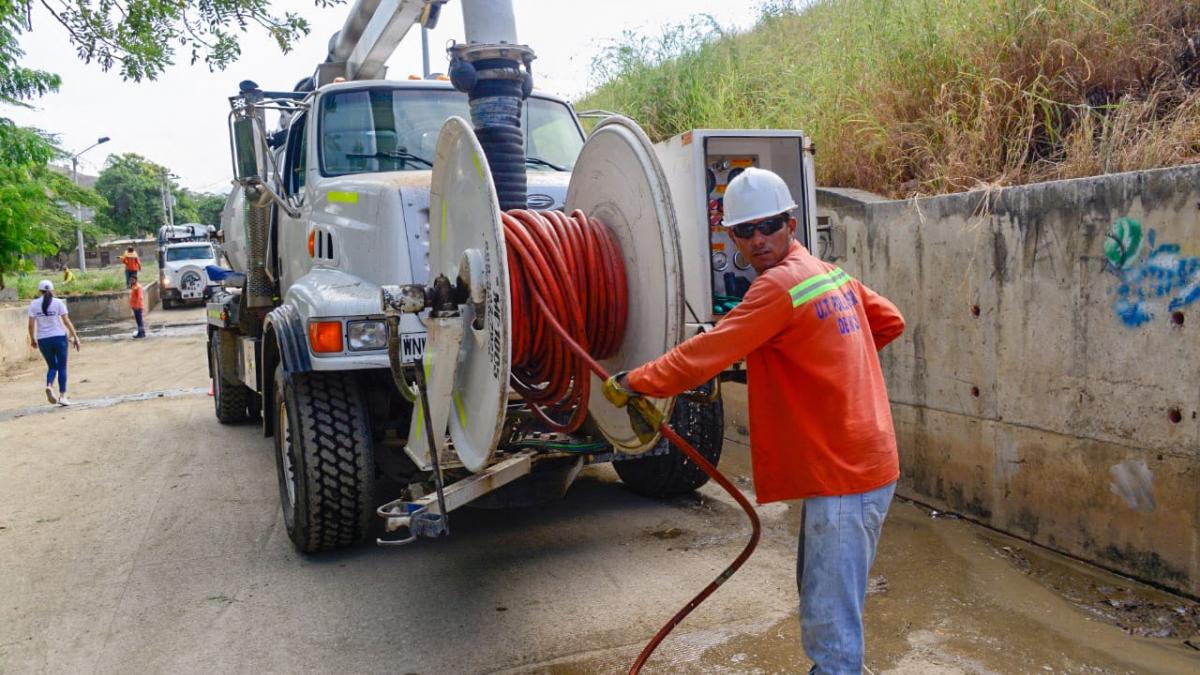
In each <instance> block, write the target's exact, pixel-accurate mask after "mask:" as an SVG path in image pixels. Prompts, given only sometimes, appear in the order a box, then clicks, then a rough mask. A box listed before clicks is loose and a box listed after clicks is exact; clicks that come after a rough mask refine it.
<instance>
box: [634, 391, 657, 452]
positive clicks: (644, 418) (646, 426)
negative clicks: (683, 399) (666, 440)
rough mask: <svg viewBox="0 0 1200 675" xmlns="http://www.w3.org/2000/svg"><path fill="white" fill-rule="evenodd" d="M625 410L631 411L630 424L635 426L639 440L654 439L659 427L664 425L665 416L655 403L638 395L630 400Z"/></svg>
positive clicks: (647, 441) (645, 441) (648, 440)
mask: <svg viewBox="0 0 1200 675" xmlns="http://www.w3.org/2000/svg"><path fill="white" fill-rule="evenodd" d="M625 412H627V413H629V426H631V427H633V433H635V434H637V437H638V440H640V441H641V442H643V443H649V442H650V441H652V440H654V436H655V435H656V434H657V433H658V428H659V427H660V426H662V421H663V417H662V413H661V412H659V411H658V408H655V407H654V404H653V403H651V402H650V401H648V400H646V399H644V398H642V397H641V396H638V397H637V398H634V399H632V400H630V401H629V406H628V407H626V408H625Z"/></svg>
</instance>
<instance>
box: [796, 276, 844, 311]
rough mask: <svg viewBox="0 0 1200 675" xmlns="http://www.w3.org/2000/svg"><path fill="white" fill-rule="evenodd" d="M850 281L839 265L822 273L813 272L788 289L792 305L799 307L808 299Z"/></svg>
mask: <svg viewBox="0 0 1200 675" xmlns="http://www.w3.org/2000/svg"><path fill="white" fill-rule="evenodd" d="M850 281H851V277H850V275H849V274H846V272H845V270H843V269H842V268H840V267H835V268H833V269H832V270H830V271H829V272H826V273H824V274H814V275H813V276H811V277H809V278H807V279H805V280H804V281H801V282H800V283H798V284H796V285H795V286H792V288H791V290H789V291H788V293H789V294H791V296H792V307H793V308H796V307H799V306H800V305H803V304H804V303H806V302H808V301H809V300H812V299H814V298H816V297H818V296H821V295H824V294H826V293H828V292H829V291H832V290H836V289H838V288H841V287H842V286H845V285H846V284H848V283H850Z"/></svg>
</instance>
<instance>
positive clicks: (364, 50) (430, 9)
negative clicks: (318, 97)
mask: <svg viewBox="0 0 1200 675" xmlns="http://www.w3.org/2000/svg"><path fill="white" fill-rule="evenodd" d="M446 2H447V0H356V2H355V3H354V4H353V5H352V6H351V7H350V14H349V15H348V16H347V17H346V23H344V24H343V25H342V29H341V30H340V31H338V32H337V33H336V34H335V35H334V36H333V40H332V42H331V44H330V47H329V58H328V60H327V61H326V63H324V64H322V65H321V67H320V68H318V69H317V75H316V79H317V82H316V85H317V86H318V87H319V86H321V85H324V84H328V83H329V82H331V81H333V78H334V77H338V76H340V77H344V78H346V79H347V80H376V79H382V78H383V77H384V76H385V74H386V73H387V68H386V67H385V66H384V63H385V62H386V61H387V60H388V58H389V57H390V56H391V55H392V53H393V52H395V51H396V47H398V46H399V45H400V42H401V41H402V40H404V36H405V35H408V31H409V30H410V29H412V27H413V26H415V25H417V24H420V25H422V26H425V27H428V28H432V27H433V26H434V25H435V24H436V23H437V17H438V14H439V12H440V10H441V7H442V5H444V4H445V3H446Z"/></svg>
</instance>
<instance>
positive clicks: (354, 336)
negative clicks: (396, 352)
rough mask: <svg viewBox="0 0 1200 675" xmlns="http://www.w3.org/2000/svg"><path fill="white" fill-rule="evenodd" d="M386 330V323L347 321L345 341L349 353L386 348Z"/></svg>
mask: <svg viewBox="0 0 1200 675" xmlns="http://www.w3.org/2000/svg"><path fill="white" fill-rule="evenodd" d="M387 340H388V330H387V322H386V321H378V320H371V321H348V322H347V323H346V341H347V342H348V343H349V345H350V351H352V352H363V351H367V350H371V349H383V348H384V347H387Z"/></svg>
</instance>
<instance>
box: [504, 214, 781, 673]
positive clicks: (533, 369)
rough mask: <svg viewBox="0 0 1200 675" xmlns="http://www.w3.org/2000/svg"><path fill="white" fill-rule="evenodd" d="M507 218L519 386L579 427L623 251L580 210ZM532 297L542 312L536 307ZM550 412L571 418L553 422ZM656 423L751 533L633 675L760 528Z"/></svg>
mask: <svg viewBox="0 0 1200 675" xmlns="http://www.w3.org/2000/svg"><path fill="white" fill-rule="evenodd" d="M503 223H504V240H505V243H506V244H507V247H508V266H509V277H510V278H511V282H510V285H511V289H510V290H511V292H512V298H513V366H512V371H513V386H514V388H515V389H516V390H517V391H518V392H519V393H520V394H521V396H523V397H524V398H525V401H526V402H527V403H529V404H530V408H531V409H532V410H533V411H534V412H535V414H537V415H538V417H540V418H541V419H542V420H543V421H544V422H546V423H548V424H550V425H551V426H553V427H554V428H556V429H559V430H562V431H564V432H569V431H574V430H576V429H578V428H579V425H581V424H582V423H583V421H584V419H586V417H587V401H588V394H589V390H590V382H591V378H589V377H588V370H590V371H591V372H593V373H595V374H596V376H597V377H599V378H600V379H602V380H603V379H607V378H608V376H609V373H607V372H606V371H605V370H604V368H603V367H601V366H600V364H599V363H597V362H596V360H597V359H603V358H607V357H608V356H611V355H612V354H613V353H615V352H616V350H617V349H618V348H619V347H620V346H621V341H622V339H623V338H624V336H625V315H626V312H627V308H628V294H627V289H626V287H625V262H624V258H623V257H622V255H621V251H620V247H619V246H618V245H617V241H616V238H615V237H614V236H613V234H612V232H611V231H609V229H608V228H607V227H605V226H604V224H603V223H601V222H599V221H598V220H596V219H594V218H589V217H587V216H586V215H585V214H584V213H583V212H581V211H578V210H576V211H574V212H573V213H572V214H571V215H570V216H569V217H568V216H567V215H565V214H563V213H562V212H561V211H537V212H534V211H526V210H524V209H515V210H512V211H509V212H508V213H505V214H503ZM534 305H536V306H537V307H538V309H539V311H537V312H533V311H532V308H533V306H534ZM556 338H560V339H556ZM547 411H549V412H553V413H555V414H557V415H560V416H561V415H567V416H568V419H567V421H566V422H565V423H564V422H558V421H555V420H553V419H551V418H550V417H549V416H548V414H547ZM659 430H660V431H661V432H662V434H663V436H664V437H666V439H667V440H668V441H669V442H670V443H671V444H672V445H674V446H675V447H677V448H679V449H680V450H681V451H682V452H683V453H684V454H685V455H687V458H688V459H690V460H691V461H693V462H695V463H696V466H699V467H700V468H701V469H702V470H703V471H704V473H706V474H708V476H709V478H711V479H713V480H714V481H716V483H717V484H718V485H720V486H721V487H722V488H723V489H724V490H725V491H726V492H728V493H729V494H730V496H732V497H733V498H734V500H736V501H737V503H738V505H739V506H741V507H742V510H743V511H745V512H746V516H747V517H749V518H750V540H749V541H748V542H746V545H745V547H743V548H742V551H741V553H739V554H738V556H737V557H736V558H734V560H733V562H732V563H730V564H729V566H728V567H726V568H725V570H724V571H723V572H721V574H720V575H718V576H717V578H716V579H713V580H712V581H711V582H710V583H709V584H708V585H707V586H705V587H704V589H702V590H701V591H700V592H699V593H697V594H696V596H695V597H693V598H692V599H691V600H690V601H689V602H688V603H687V604H686V605H684V606H683V608H681V609H680V610H679V611H678V612H676V613H675V615H674V616H672V617H671V618H670V620H668V621H667V623H666V624H664V625H663V627H662V628H660V629H659V631H658V632H657V633H655V635H654V637H653V638H652V639H651V640H650V642H648V643H647V644H646V646H645V647H644V648H643V649H642V652H641V653H640V654H638V657H637V660H636V661H634V663H633V666H632V667H631V668H630V669H629V672H630V673H631V674H632V673H638V672H640V671H641V669H642V666H643V665H645V663H646V661H647V660H648V659H649V658H650V655H651V654H653V653H654V650H655V649H656V648H657V647H658V645H659V643H661V642H662V641H663V639H664V638H666V637H667V635H668V634H669V633H670V632H671V631H672V630H673V629H674V628H675V626H677V625H679V623H680V622H681V621H683V619H684V617H686V616H687V615H688V614H690V613H691V612H692V610H693V609H695V608H696V607H697V606H699V604H700V603H701V602H704V600H705V598H707V597H708V596H710V595H712V594H713V592H714V591H716V590H717V589H718V588H720V586H721V584H723V583H725V582H726V581H728V580H729V578H730V577H731V576H733V573H734V572H736V571H737V570H738V568H740V567H741V566H742V564H743V563H745V562H746V559H748V558H749V557H750V554H751V553H753V552H754V549H755V547H757V546H758V540H759V537H760V536H761V534H762V526H761V524H760V523H759V521H758V514H756V513H755V512H754V507H753V506H751V505H750V502H749V500H747V499H746V496H745V495H743V494H742V493H741V491H740V490H738V489H737V488H736V487H734V486H733V483H730V482H729V480H728V479H727V478H725V476H723V475H722V474H721V472H720V471H718V470H717V467H715V466H713V465H712V463H711V462H709V461H708V460H707V459H705V458H704V456H703V455H701V454H700V453H699V452H697V451H696V449H695V448H694V447H692V445H691V444H690V443H688V442H687V441H686V440H684V439H683V437H682V436H680V435H679V434H677V433H675V430H673V429H671V427H669V426H667V424H666V423H663V424H661V425H660V426H659Z"/></svg>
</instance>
